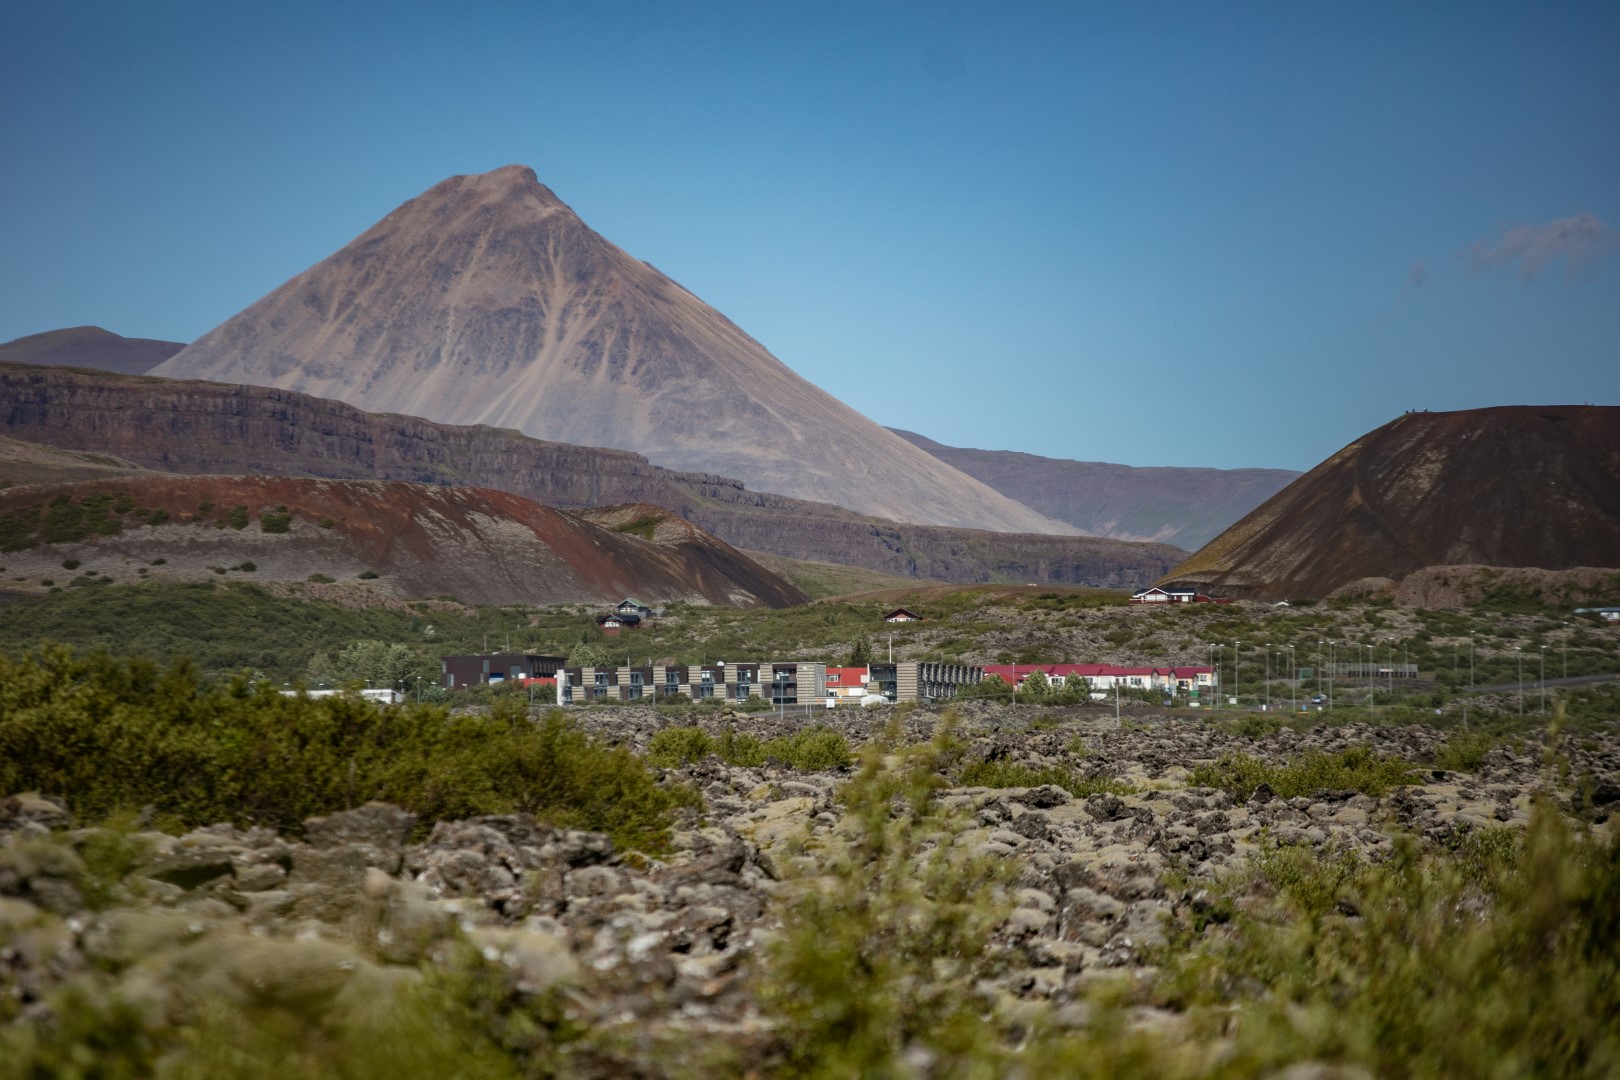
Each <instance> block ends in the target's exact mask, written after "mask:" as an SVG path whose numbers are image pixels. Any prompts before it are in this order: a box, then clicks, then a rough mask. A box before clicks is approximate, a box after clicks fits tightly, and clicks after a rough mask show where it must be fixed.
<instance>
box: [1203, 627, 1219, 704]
mask: <svg viewBox="0 0 1620 1080" xmlns="http://www.w3.org/2000/svg"><path fill="white" fill-rule="evenodd" d="M1205 652H1206V654H1207V656H1208V658H1209V677H1210V679H1211V685H1210V690H1211V694H1210V697H1211V698H1212V699H1213V700H1212V701H1211V702H1210V707H1211V708H1213V709H1219V708H1220V707H1221V669H1220V668H1219V667H1217V666H1216V662H1215V643H1214V642H1210V643H1209V645H1208V647H1207V648H1206V650H1205Z"/></svg>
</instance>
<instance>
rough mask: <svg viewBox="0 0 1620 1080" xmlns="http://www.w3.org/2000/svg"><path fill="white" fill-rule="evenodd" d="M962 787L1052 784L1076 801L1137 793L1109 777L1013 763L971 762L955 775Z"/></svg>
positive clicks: (1021, 786)
mask: <svg viewBox="0 0 1620 1080" xmlns="http://www.w3.org/2000/svg"><path fill="white" fill-rule="evenodd" d="M956 782H957V784H959V785H960V786H962V787H988V788H1025V787H1040V786H1041V785H1042V784H1055V785H1056V786H1058V787H1060V788H1062V789H1063V790H1065V791H1067V792H1068V793H1069V794H1071V795H1073V796H1075V797H1076V798H1082V799H1083V798H1086V797H1087V796H1090V795H1129V794H1131V793H1133V792H1134V791H1135V790H1136V789H1135V788H1134V787H1132V786H1131V785H1130V784H1128V783H1126V782H1125V781H1123V780H1117V779H1115V778H1114V777H1111V776H1096V777H1092V776H1082V775H1081V774H1080V773H1077V772H1075V771H1074V770H1072V769H1063V768H1058V767H1055V766H1054V767H1048V768H1044V769H1032V768H1030V767H1029V766H1028V765H1021V764H1018V763H1017V762H1012V761H974V762H970V763H969V764H967V765H966V766H964V767H963V768H962V769H961V770H960V771H958V772H957V774H956Z"/></svg>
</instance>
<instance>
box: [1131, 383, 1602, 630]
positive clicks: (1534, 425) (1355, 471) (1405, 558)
mask: <svg viewBox="0 0 1620 1080" xmlns="http://www.w3.org/2000/svg"><path fill="white" fill-rule="evenodd" d="M1466 564H1475V565H1483V566H1499V567H1539V568H1542V569H1546V570H1566V569H1570V568H1573V567H1581V566H1591V567H1615V566H1620V408H1614V407H1604V406H1594V405H1584V406H1579V405H1546V406H1530V405H1524V406H1508V407H1502V408H1492V409H1471V410H1466V411H1462V412H1449V413H1408V414H1407V415H1405V416H1402V417H1401V418H1399V419H1398V420H1395V421H1392V422H1391V423H1389V424H1386V425H1384V426H1383V427H1381V428H1379V429H1378V430H1376V431H1374V432H1372V433H1370V434H1368V435H1364V436H1362V437H1361V438H1360V439H1357V440H1356V441H1355V442H1353V443H1351V444H1350V445H1349V446H1346V447H1345V448H1344V449H1343V450H1340V451H1339V452H1338V453H1336V454H1334V455H1333V456H1332V457H1330V458H1329V459H1328V460H1326V461H1324V462H1323V463H1322V464H1320V465H1318V466H1317V467H1316V468H1314V469H1312V470H1311V471H1310V472H1308V473H1306V474H1305V475H1304V476H1302V477H1300V478H1299V479H1298V480H1296V481H1294V482H1293V483H1292V484H1290V485H1289V486H1288V487H1286V488H1285V489H1283V490H1282V491H1281V492H1279V493H1278V494H1277V495H1276V496H1274V497H1273V498H1272V499H1270V500H1269V501H1267V502H1266V503H1265V504H1264V505H1262V506H1260V507H1259V508H1258V509H1256V510H1255V511H1254V512H1253V513H1251V514H1249V515H1248V516H1247V517H1245V518H1244V519H1243V520H1242V521H1239V522H1238V523H1237V524H1236V525H1234V526H1232V527H1231V528H1230V529H1228V530H1226V531H1225V532H1224V533H1222V534H1221V535H1220V536H1218V537H1216V538H1215V539H1214V540H1213V541H1211V542H1210V543H1209V544H1207V545H1206V546H1205V547H1204V548H1202V549H1201V550H1199V551H1198V552H1197V553H1195V554H1194V555H1193V556H1192V558H1190V559H1188V560H1187V561H1186V562H1184V563H1182V564H1181V565H1180V566H1178V567H1176V568H1175V569H1174V570H1172V571H1170V573H1169V574H1167V575H1166V576H1165V577H1164V578H1163V579H1162V581H1161V584H1165V585H1190V586H1194V587H1196V588H1198V589H1201V590H1204V591H1207V592H1210V593H1213V594H1216V595H1223V596H1242V597H1252V598H1255V599H1263V600H1276V599H1284V598H1288V597H1321V596H1327V595H1328V594H1330V593H1332V592H1333V591H1334V590H1336V589H1339V588H1341V587H1343V586H1345V585H1348V584H1350V583H1352V582H1356V581H1359V580H1361V579H1365V578H1389V579H1393V580H1397V581H1398V580H1400V579H1402V578H1404V577H1406V576H1407V575H1408V574H1412V573H1414V572H1416V571H1418V570H1421V569H1423V568H1424V567H1430V566H1452V565H1466Z"/></svg>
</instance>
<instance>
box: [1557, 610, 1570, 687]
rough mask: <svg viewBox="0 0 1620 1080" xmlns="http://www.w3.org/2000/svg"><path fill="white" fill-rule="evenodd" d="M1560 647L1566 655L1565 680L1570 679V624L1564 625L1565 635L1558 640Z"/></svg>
mask: <svg viewBox="0 0 1620 1080" xmlns="http://www.w3.org/2000/svg"><path fill="white" fill-rule="evenodd" d="M1558 647H1559V648H1560V649H1561V650H1563V653H1564V678H1566V679H1567V678H1569V623H1565V624H1564V635H1563V637H1561V638H1559V639H1558Z"/></svg>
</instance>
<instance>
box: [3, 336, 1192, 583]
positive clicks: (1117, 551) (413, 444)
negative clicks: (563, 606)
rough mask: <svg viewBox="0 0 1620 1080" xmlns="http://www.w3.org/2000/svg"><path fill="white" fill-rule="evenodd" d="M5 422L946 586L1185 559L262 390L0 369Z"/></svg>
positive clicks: (217, 466)
mask: <svg viewBox="0 0 1620 1080" xmlns="http://www.w3.org/2000/svg"><path fill="white" fill-rule="evenodd" d="M0 421H3V422H4V424H5V429H6V431H7V432H8V434H10V435H12V436H14V437H16V438H19V439H26V440H29V441H32V442H37V443H46V444H49V445H52V446H57V447H63V448H66V449H71V450H80V451H92V452H99V453H104V454H115V455H118V456H119V457H121V458H125V459H128V460H129V461H133V462H135V463H137V464H140V465H143V466H145V467H147V468H151V469H159V470H164V471H168V472H178V473H248V474H263V473H268V474H275V475H307V476H322V477H331V478H335V479H376V480H403V481H411V482H416V483H429V484H470V485H476V486H480V487H488V488H494V489H497V490H501V491H509V492H512V493H513V494H516V495H521V496H523V497H524V498H527V499H532V500H534V501H535V502H539V503H543V504H545V505H548V506H560V507H564V508H569V507H589V506H598V505H605V504H615V503H632V502H638V503H652V504H654V505H657V506H661V507H664V508H666V509H668V510H670V511H672V512H674V513H676V514H678V515H679V516H681V517H683V518H686V519H687V520H689V521H691V522H693V523H695V524H696V525H698V526H699V527H700V528H702V529H704V530H706V531H708V532H710V533H713V534H714V535H715V536H717V537H719V538H720V539H722V540H724V541H725V542H726V543H728V544H732V545H735V546H737V547H740V548H746V549H748V550H751V551H763V552H768V553H770V554H774V555H781V556H784V557H787V558H792V559H807V560H812V561H818V562H831V563H841V564H845V565H850V566H862V567H867V568H869V569H874V570H882V571H885V572H888V573H896V574H907V575H912V576H918V577H932V578H938V579H940V580H945V581H958V582H983V581H1016V582H1019V583H1023V582H1029V581H1035V582H1042V583H1046V582H1056V583H1075V584H1085V585H1097V586H1108V587H1139V586H1143V585H1146V584H1148V583H1149V582H1151V581H1153V580H1155V579H1156V578H1158V577H1159V576H1161V575H1162V574H1163V573H1164V572H1165V571H1166V570H1168V569H1170V567H1172V566H1174V565H1175V564H1176V563H1177V562H1178V561H1180V560H1181V559H1183V558H1185V555H1186V553H1185V552H1183V551H1181V550H1180V549H1178V548H1174V547H1170V546H1168V545H1164V544H1127V543H1122V542H1119V541H1111V540H1095V539H1087V538H1082V537H1063V536H1052V535H1045V534H1042V535H1027V534H997V533H989V532H981V531H974V530H964V529H951V528H945V527H939V526H925V525H908V524H899V523H896V522H891V521H883V520H881V519H877V518H869V517H862V516H860V515H857V514H854V513H852V512H850V511H848V510H844V509H841V508H839V507H836V506H832V505H829V504H826V503H812V502H805V501H802V500H799V499H791V498H787V497H785V496H780V495H772V494H768V493H763V492H756V491H751V490H749V489H748V488H746V487H745V486H744V485H743V484H742V483H741V482H740V481H737V480H733V479H728V478H726V477H722V476H716V475H713V474H706V473H682V472H676V471H673V470H669V469H662V468H659V467H657V466H655V465H652V464H650V463H649V462H648V461H647V460H646V459H645V458H643V457H641V456H640V455H638V454H633V453H629V452H626V451H622V450H606V449H600V448H596V447H584V446H571V445H567V444H564V443H555V442H546V441H543V440H539V439H532V438H528V437H526V436H523V435H520V434H519V433H517V432H514V431H509V430H504V429H501V428H492V427H482V426H475V427H460V426H453V425H446V424H435V423H432V422H430V421H426V420H421V419H418V418H415V417H408V416H398V415H379V414H374V413H366V412H362V411H361V410H359V409H356V408H354V407H352V406H349V405H345V404H343V403H341V402H335V401H328V400H325V399H322V398H314V397H310V396H308V395H305V394H300V393H296V392H293V391H289V390H276V389H269V388H263V387H246V386H228V385H225V384H221V383H209V382H184V381H178V380H172V379H160V378H156V377H150V376H148V377H144V378H133V377H114V376H110V375H97V374H92V373H85V372H74V371H63V370H55V369H44V368H30V367H22V366H16V365H4V364H0Z"/></svg>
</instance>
